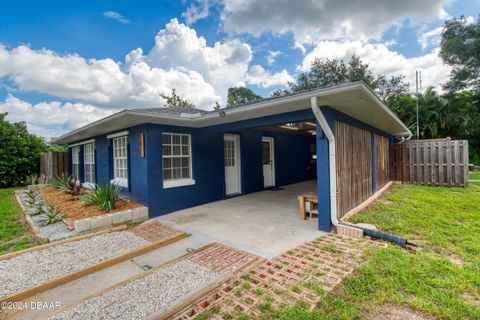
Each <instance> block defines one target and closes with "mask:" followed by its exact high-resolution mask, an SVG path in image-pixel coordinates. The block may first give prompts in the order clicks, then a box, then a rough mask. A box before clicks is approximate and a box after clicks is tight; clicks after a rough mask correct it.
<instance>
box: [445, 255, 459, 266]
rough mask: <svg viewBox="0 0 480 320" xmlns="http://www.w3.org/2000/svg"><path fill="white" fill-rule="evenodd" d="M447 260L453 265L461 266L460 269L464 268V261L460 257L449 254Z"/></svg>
mask: <svg viewBox="0 0 480 320" xmlns="http://www.w3.org/2000/svg"><path fill="white" fill-rule="evenodd" d="M445 258H447V259H448V260H450V262H451V263H453V264H454V265H456V266H459V267H463V261H462V259H460V257H458V256H457V255H456V254H453V253H449V254H447V256H446V257H445Z"/></svg>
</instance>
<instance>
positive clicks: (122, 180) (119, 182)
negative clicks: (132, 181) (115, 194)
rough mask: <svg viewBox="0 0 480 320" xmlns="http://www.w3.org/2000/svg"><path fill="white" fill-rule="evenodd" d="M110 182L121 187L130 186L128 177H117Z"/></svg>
mask: <svg viewBox="0 0 480 320" xmlns="http://www.w3.org/2000/svg"><path fill="white" fill-rule="evenodd" d="M110 184H116V185H117V186H119V187H123V188H128V179H127V178H116V179H112V180H110Z"/></svg>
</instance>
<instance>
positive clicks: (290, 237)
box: [156, 180, 325, 259]
mask: <svg viewBox="0 0 480 320" xmlns="http://www.w3.org/2000/svg"><path fill="white" fill-rule="evenodd" d="M282 188H283V190H279V191H270V190H265V191H260V192H256V193H252V194H248V195H244V196H238V197H234V198H230V199H227V200H221V201H217V202H212V203H208V204H205V205H201V206H198V207H194V208H189V209H185V210H181V211H177V212H173V213H170V214H167V215H164V216H161V217H159V218H156V219H159V220H160V221H162V222H165V223H169V224H171V225H173V226H176V227H178V228H180V229H182V230H185V231H188V232H190V233H192V234H193V235H196V236H202V237H205V239H210V240H211V242H218V243H222V244H225V245H228V246H231V247H234V248H237V249H240V250H244V251H246V252H249V253H252V254H255V255H258V256H260V257H263V258H267V259H270V258H273V257H275V256H277V255H279V254H281V253H282V252H285V251H287V250H288V249H290V248H293V247H296V246H298V245H300V244H302V243H304V242H307V241H309V240H312V239H314V238H316V237H318V236H321V235H324V234H325V233H324V232H321V231H319V230H318V223H317V219H312V220H306V221H303V220H300V217H299V214H298V200H297V196H298V195H300V194H302V193H305V192H310V191H314V190H316V181H315V180H311V181H304V182H300V183H296V184H292V185H288V186H284V187H282Z"/></svg>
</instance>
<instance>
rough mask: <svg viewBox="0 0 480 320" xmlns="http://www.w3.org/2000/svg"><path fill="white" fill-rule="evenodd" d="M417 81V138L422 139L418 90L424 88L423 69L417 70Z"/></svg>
mask: <svg viewBox="0 0 480 320" xmlns="http://www.w3.org/2000/svg"><path fill="white" fill-rule="evenodd" d="M415 82H416V87H417V89H416V100H417V139H420V122H419V121H420V120H419V118H418V98H419V96H418V90H421V89H422V71H418V70H417V71H415Z"/></svg>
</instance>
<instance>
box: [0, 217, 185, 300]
mask: <svg viewBox="0 0 480 320" xmlns="http://www.w3.org/2000/svg"><path fill="white" fill-rule="evenodd" d="M117 230H118V229H111V230H109V231H107V232H100V233H97V234H93V235H88V236H85V237H79V238H73V239H69V240H65V241H61V242H57V243H52V244H47V245H44V246H39V247H37V248H32V249H30V250H25V251H23V252H20V253H16V254H11V255H7V256H5V257H0V283H2V286H1V287H0V302H13V301H21V300H22V299H25V298H27V297H29V296H32V295H34V294H37V293H39V292H42V291H45V290H48V289H51V288H55V287H57V286H59V285H62V284H64V283H67V282H69V281H72V280H75V279H78V278H81V277H84V276H86V275H88V274H91V273H94V272H97V271H99V270H102V269H104V268H107V267H109V266H112V265H115V264H118V263H120V262H122V261H125V260H128V259H131V258H133V257H136V256H138V255H142V254H145V253H147V252H149V251H152V250H154V249H157V248H160V247H163V246H166V245H168V244H171V243H173V242H176V241H178V240H181V239H184V238H186V237H188V236H189V234H187V233H185V232H183V231H180V230H178V229H175V228H172V227H170V226H167V225H165V224H162V223H160V222H153V223H145V224H142V225H139V226H136V227H133V228H131V229H129V230H124V231H117Z"/></svg>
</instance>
